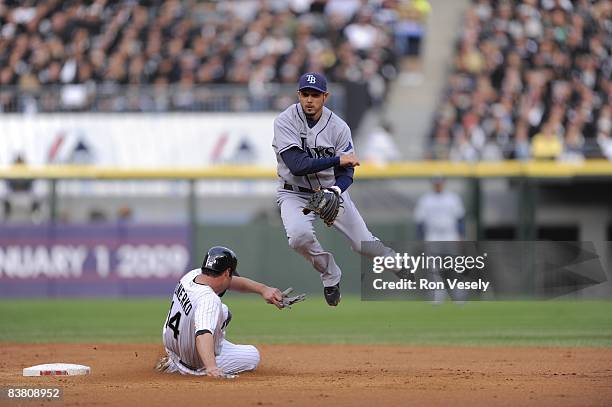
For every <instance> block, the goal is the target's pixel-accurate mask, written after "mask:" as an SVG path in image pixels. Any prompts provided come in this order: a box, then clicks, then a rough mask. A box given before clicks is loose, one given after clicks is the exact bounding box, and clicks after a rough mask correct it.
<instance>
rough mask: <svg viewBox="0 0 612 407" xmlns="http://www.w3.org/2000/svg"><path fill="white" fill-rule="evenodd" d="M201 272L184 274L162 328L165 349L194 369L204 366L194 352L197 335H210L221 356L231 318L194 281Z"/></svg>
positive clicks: (216, 298)
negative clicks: (207, 332) (199, 333)
mask: <svg viewBox="0 0 612 407" xmlns="http://www.w3.org/2000/svg"><path fill="white" fill-rule="evenodd" d="M201 272H202V270H200V269H199V268H198V269H195V270H191V271H190V272H188V273H187V274H185V275H184V276H183V277H182V278H181V280H180V281H179V283H178V284H177V286H176V288H175V290H174V294H173V295H172V304H171V306H170V312H169V313H168V318H167V319H166V324H165V325H164V329H163V340H164V346H165V347H166V349H167V350H169V351H171V352H172V353H173V354H174V355H177V356H178V357H179V358H180V360H181V361H182V362H183V363H184V364H186V365H188V366H191V367H193V368H196V369H199V368H202V367H203V366H204V364H203V362H202V360H201V359H200V356H199V355H198V351H197V349H196V335H197V334H198V332H201V331H204V330H208V331H210V332H211V333H212V335H213V338H214V344H215V355H219V354H220V353H221V343H222V341H223V338H224V337H225V327H226V326H227V324H228V323H229V320H230V319H231V313H230V312H229V309H228V308H227V306H226V305H225V304H223V303H221V298H219V296H218V295H217V294H216V293H215V292H214V291H213V290H212V289H211V288H210V287H209V286H207V285H203V284H198V283H196V282H195V281H194V279H195V278H196V276H197V275H199V274H200V273H201Z"/></svg>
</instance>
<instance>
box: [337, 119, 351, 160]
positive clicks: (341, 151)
mask: <svg viewBox="0 0 612 407" xmlns="http://www.w3.org/2000/svg"><path fill="white" fill-rule="evenodd" d="M336 152H337V155H338V156H341V155H346V154H351V153H354V152H355V148H354V146H353V137H352V136H351V129H350V128H349V126H348V125H347V124H344V125H343V126H342V127H341V128H340V132H339V135H338V144H337V145H336Z"/></svg>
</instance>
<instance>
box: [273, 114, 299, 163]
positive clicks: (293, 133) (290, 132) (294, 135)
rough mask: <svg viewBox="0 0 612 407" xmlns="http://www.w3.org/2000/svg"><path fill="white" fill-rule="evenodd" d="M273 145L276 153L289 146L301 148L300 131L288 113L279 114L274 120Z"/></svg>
mask: <svg viewBox="0 0 612 407" xmlns="http://www.w3.org/2000/svg"><path fill="white" fill-rule="evenodd" d="M273 144H274V146H275V147H276V151H277V153H278V154H281V153H282V152H283V151H286V150H288V149H290V148H291V147H297V148H299V149H301V148H302V143H301V139H300V131H299V129H298V128H297V126H296V124H295V123H293V122H292V120H291V118H290V117H289V115H286V114H285V115H280V116H278V117H277V118H276V119H275V120H274V143H273Z"/></svg>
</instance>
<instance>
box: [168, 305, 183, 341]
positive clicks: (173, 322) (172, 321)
mask: <svg viewBox="0 0 612 407" xmlns="http://www.w3.org/2000/svg"><path fill="white" fill-rule="evenodd" d="M173 305H174V301H172V304H170V312H172V306H173ZM170 312H168V321H167V322H166V326H167V327H168V328H170V329H172V332H173V333H174V339H178V336H179V324H180V322H181V311H177V312H176V314H174V315H173V316H172V318H170Z"/></svg>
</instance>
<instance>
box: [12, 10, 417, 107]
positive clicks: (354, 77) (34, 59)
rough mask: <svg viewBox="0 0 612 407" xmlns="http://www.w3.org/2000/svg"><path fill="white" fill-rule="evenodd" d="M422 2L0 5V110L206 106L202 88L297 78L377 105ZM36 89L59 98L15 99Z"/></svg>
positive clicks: (251, 87) (254, 87)
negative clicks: (334, 86)
mask: <svg viewBox="0 0 612 407" xmlns="http://www.w3.org/2000/svg"><path fill="white" fill-rule="evenodd" d="M420 3H423V0H289V1H288V0H234V1H196V0H184V1H178V0H167V1H163V0H140V1H136V0H132V1H130V0H123V1H119V0H92V1H83V0H81V1H79V0H67V1H60V0H47V1H35V0H19V1H16V0H15V1H12V0H4V1H1V0H0V88H1V89H2V91H1V92H0V107H1V106H5V108H4V110H7V108H6V106H13V109H14V110H22V111H23V110H26V111H27V110H37V109H39V110H44V111H53V110H54V109H62V108H66V107H68V108H74V109H75V110H79V109H83V110H85V109H91V108H96V109H99V110H107V111H124V110H133V111H143V110H145V111H148V110H152V111H160V110H161V111H163V110H174V109H177V108H178V109H187V110H190V109H191V110H196V109H205V108H206V106H205V101H206V97H208V96H209V93H206V92H201V93H197V92H192V90H193V89H194V88H197V87H198V85H213V84H237V85H242V86H244V87H246V88H247V89H248V91H249V95H250V96H251V97H252V98H254V99H256V98H258V97H260V98H265V97H266V92H267V90H268V88H267V85H268V84H273V83H281V84H291V85H295V83H296V82H297V80H298V78H299V76H300V74H301V73H302V72H304V71H320V72H324V73H325V74H326V75H327V76H328V78H329V79H330V80H331V81H332V82H339V83H342V82H353V83H364V84H367V86H368V89H369V91H370V96H371V97H372V98H374V99H376V98H382V97H384V93H385V90H386V84H387V82H388V81H389V80H390V79H392V78H394V77H395V76H396V74H397V72H396V69H397V68H396V67H397V52H403V53H406V54H407V53H410V52H414V50H413V49H411V47H410V45H411V44H412V43H408V42H407V41H409V40H411V41H413V40H414V28H411V27H412V26H411V25H410V24H407V23H410V21H412V20H414V19H415V18H417V17H418V13H417V17H415V12H416V8H415V7H416V6H415V5H419V4H420ZM412 48H414V47H412ZM11 85H12V86H11ZM133 85H138V86H140V85H151V86H150V87H149V89H148V90H147V91H146V92H140V91H136V90H132V95H131V97H130V95H129V92H125V91H121V89H125V88H126V87H130V86H133ZM43 87H47V88H48V89H53V87H56V89H58V90H57V95H55V96H51V97H48V98H46V99H44V98H43V100H38V99H36V100H32V99H30V100H28V98H27V97H26V98H24V100H25V101H24V102H22V103H17V102H16V101H15V100H14V98H16V97H18V96H21V95H27V94H28V93H30V94H32V95H35V94H37V92H38V91H39V90H40V89H41V88H43ZM168 89H171V90H172V92H168ZM117 94H124V95H125V97H123V98H122V100H116V98H114V97H113V95H117ZM97 95H107V96H109V97H103V98H102V100H101V101H100V100H94V99H96V97H97ZM169 96H172V97H171V98H170V99H168V97H169ZM98 99H99V98H98ZM95 103H100V104H101V105H95V106H93V105H92V104H95ZM37 104H38V105H37ZM40 104H42V106H41V105H40ZM57 104H60V105H57ZM203 104H204V105H203ZM228 107H229V108H240V106H228ZM243 108H247V109H248V108H249V107H248V106H246V107H244V106H243ZM8 110H10V109H8Z"/></svg>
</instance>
